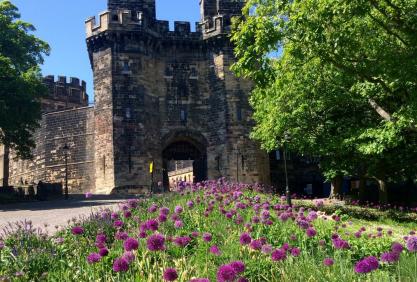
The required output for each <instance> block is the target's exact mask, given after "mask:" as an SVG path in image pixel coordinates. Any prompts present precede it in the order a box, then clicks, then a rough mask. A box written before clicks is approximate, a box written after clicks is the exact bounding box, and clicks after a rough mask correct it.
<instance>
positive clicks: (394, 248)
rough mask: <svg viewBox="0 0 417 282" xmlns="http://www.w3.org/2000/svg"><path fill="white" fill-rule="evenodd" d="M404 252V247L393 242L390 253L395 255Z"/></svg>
mask: <svg viewBox="0 0 417 282" xmlns="http://www.w3.org/2000/svg"><path fill="white" fill-rule="evenodd" d="M403 250H404V246H403V245H402V244H401V243H398V242H394V243H392V246H391V251H393V252H395V253H401V252H402V251H403Z"/></svg>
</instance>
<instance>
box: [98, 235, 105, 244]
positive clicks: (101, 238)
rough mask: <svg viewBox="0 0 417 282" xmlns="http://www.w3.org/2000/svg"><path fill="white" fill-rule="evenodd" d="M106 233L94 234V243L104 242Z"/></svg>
mask: <svg viewBox="0 0 417 282" xmlns="http://www.w3.org/2000/svg"><path fill="white" fill-rule="evenodd" d="M106 239H107V238H106V235H104V234H98V235H97V236H96V243H97V244H104V243H106Z"/></svg>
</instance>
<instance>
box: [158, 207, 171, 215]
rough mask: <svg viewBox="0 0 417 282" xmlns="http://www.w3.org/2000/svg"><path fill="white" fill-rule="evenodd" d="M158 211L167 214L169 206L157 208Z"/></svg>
mask: <svg viewBox="0 0 417 282" xmlns="http://www.w3.org/2000/svg"><path fill="white" fill-rule="evenodd" d="M159 213H160V214H164V215H168V214H169V208H167V207H162V208H160V209H159Z"/></svg>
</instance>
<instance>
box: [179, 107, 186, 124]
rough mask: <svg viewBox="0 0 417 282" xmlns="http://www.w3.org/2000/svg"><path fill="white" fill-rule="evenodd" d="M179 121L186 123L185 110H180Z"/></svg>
mask: <svg viewBox="0 0 417 282" xmlns="http://www.w3.org/2000/svg"><path fill="white" fill-rule="evenodd" d="M180 120H181V122H186V121H187V112H186V111H185V110H181V113H180Z"/></svg>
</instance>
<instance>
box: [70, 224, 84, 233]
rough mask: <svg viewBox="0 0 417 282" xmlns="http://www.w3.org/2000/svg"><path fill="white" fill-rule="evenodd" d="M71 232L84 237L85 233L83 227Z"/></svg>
mask: <svg viewBox="0 0 417 282" xmlns="http://www.w3.org/2000/svg"><path fill="white" fill-rule="evenodd" d="M71 232H72V234H74V235H82V234H83V233H84V228H82V227H81V226H74V227H73V228H72V229H71Z"/></svg>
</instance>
